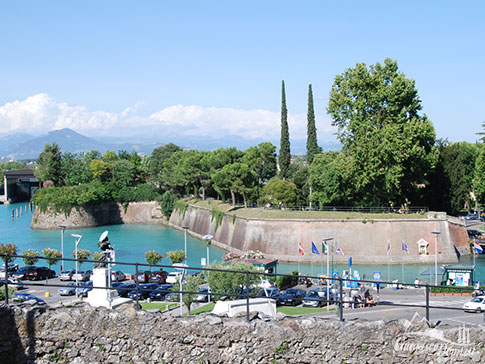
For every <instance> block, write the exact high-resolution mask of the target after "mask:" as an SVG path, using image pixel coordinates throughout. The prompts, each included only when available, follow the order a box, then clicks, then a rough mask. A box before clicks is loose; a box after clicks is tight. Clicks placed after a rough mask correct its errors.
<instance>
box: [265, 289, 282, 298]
mask: <svg viewBox="0 0 485 364" xmlns="http://www.w3.org/2000/svg"><path fill="white" fill-rule="evenodd" d="M280 294H281V292H280V290H279V289H278V288H263V289H262V290H261V293H260V296H261V297H269V298H275V299H276V298H278V297H279V296H280Z"/></svg>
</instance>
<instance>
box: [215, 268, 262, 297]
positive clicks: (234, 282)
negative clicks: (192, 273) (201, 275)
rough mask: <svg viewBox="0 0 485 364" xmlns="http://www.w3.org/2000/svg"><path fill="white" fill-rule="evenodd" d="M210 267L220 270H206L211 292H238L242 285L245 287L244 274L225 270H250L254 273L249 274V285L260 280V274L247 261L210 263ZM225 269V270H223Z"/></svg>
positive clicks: (251, 285) (240, 290) (252, 285)
mask: <svg viewBox="0 0 485 364" xmlns="http://www.w3.org/2000/svg"><path fill="white" fill-rule="evenodd" d="M210 268H213V269H219V270H222V271H208V272H207V281H208V283H209V287H210V288H211V292H214V293H220V294H236V295H238V294H240V293H241V292H242V290H243V288H244V287H246V274H244V273H234V272H227V270H232V271H239V272H246V271H248V272H252V273H255V274H250V275H249V286H250V287H254V286H255V285H256V284H258V283H259V282H260V280H261V275H260V274H257V273H258V272H259V271H258V269H257V268H256V267H255V266H253V265H252V264H249V263H244V262H236V263H231V264H218V263H217V264H212V265H211V266H210ZM224 270H226V272H225V271H224Z"/></svg>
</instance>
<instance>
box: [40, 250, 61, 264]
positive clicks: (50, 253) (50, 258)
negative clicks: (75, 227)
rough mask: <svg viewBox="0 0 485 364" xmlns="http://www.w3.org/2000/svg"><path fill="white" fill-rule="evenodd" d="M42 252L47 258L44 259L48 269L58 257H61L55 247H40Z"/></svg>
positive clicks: (55, 262)
mask: <svg viewBox="0 0 485 364" xmlns="http://www.w3.org/2000/svg"><path fill="white" fill-rule="evenodd" d="M42 254H43V255H44V257H46V258H47V259H46V260H47V264H48V265H49V269H50V268H51V266H53V265H56V264H57V262H58V261H59V259H61V258H62V253H61V252H60V251H59V250H57V249H52V248H45V249H42Z"/></svg>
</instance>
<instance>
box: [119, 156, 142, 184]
mask: <svg viewBox="0 0 485 364" xmlns="http://www.w3.org/2000/svg"><path fill="white" fill-rule="evenodd" d="M136 173H137V170H136V166H135V165H134V164H133V163H132V162H130V161H129V160H126V159H120V160H117V161H115V162H114V163H113V181H114V182H115V185H116V186H118V187H126V186H133V185H134V183H135V179H136V175H137V174H136Z"/></svg>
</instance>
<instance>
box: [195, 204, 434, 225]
mask: <svg viewBox="0 0 485 364" xmlns="http://www.w3.org/2000/svg"><path fill="white" fill-rule="evenodd" d="M186 201H187V202H188V203H189V204H193V205H196V206H200V207H205V208H209V209H217V210H220V211H223V212H225V213H227V214H229V215H236V216H241V217H252V218H266V219H335V220H349V219H357V220H363V219H366V220H368V221H369V223H372V220H374V219H426V218H427V217H428V214H427V213H415V214H391V213H375V214H371V213H361V212H340V211H335V212H332V211H293V210H278V209H274V210H273V209H271V210H265V209H263V208H261V207H259V208H251V209H245V208H243V207H240V206H236V207H233V206H231V205H230V204H227V203H223V202H221V201H218V200H205V201H202V200H195V199H190V200H186Z"/></svg>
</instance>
